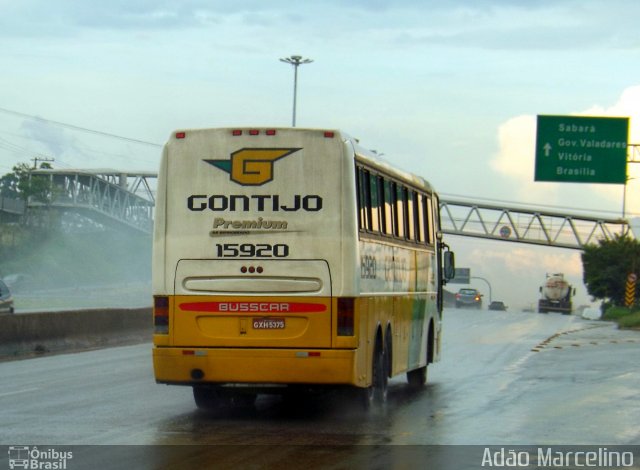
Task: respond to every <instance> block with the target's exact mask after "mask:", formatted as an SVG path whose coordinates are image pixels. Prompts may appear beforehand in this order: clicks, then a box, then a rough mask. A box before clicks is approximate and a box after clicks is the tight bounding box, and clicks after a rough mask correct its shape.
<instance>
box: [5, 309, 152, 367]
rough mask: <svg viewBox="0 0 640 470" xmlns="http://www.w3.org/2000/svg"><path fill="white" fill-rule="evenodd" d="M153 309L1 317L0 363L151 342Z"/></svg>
mask: <svg viewBox="0 0 640 470" xmlns="http://www.w3.org/2000/svg"><path fill="white" fill-rule="evenodd" d="M151 337H152V321H151V308H150V307H144V308H134V309H91V310H73V311H67V312H41V313H23V314H14V315H10V314H6V315H0V360H8V359H15V358H24V357H30V356H36V355H41V354H48V353H61V352H69V351H77V350H83V349H94V348H98V347H108V346H121V345H125V344H136V343H141V342H144V341H151Z"/></svg>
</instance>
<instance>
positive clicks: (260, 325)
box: [253, 318, 284, 330]
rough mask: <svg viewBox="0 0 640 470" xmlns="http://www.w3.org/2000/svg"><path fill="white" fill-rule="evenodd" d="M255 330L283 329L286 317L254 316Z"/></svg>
mask: <svg viewBox="0 0 640 470" xmlns="http://www.w3.org/2000/svg"><path fill="white" fill-rule="evenodd" d="M253 329H254V330H282V329H284V318H254V319H253Z"/></svg>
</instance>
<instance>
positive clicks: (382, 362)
mask: <svg viewBox="0 0 640 470" xmlns="http://www.w3.org/2000/svg"><path fill="white" fill-rule="evenodd" d="M387 364H388V359H387V355H386V354H385V351H384V348H383V347H382V345H380V344H378V345H377V347H376V353H375V355H374V357H373V376H372V377H371V379H372V380H371V381H372V384H373V387H372V388H373V400H374V401H375V402H376V403H377V404H380V405H381V404H383V403H385V402H386V401H387V394H388V384H389V374H388V372H387Z"/></svg>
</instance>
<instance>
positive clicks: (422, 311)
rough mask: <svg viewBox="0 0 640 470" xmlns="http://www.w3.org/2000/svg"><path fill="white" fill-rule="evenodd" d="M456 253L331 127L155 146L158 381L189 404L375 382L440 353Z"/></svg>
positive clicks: (375, 164)
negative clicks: (185, 391) (179, 388)
mask: <svg viewBox="0 0 640 470" xmlns="http://www.w3.org/2000/svg"><path fill="white" fill-rule="evenodd" d="M452 272H453V254H452V253H451V252H450V251H448V249H447V248H446V245H444V243H442V240H441V234H440V232H439V213H438V196H437V195H436V193H435V192H434V190H433V189H432V187H431V186H430V185H429V183H427V182H426V181H425V180H424V179H422V178H420V177H418V176H415V175H412V174H409V173H406V172H403V171H400V170H398V169H395V168H393V167H392V166H390V165H389V164H387V163H383V162H381V161H380V160H379V159H377V158H376V156H375V154H374V153H372V152H370V151H367V150H365V149H364V148H362V147H361V146H360V145H359V144H358V141H357V140H356V139H353V138H351V137H349V136H348V135H346V134H344V133H342V132H340V131H337V130H316V129H300V128H268V129H267V128H234V129H232V128H229V129H198V130H190V129H189V130H179V131H176V132H174V133H173V135H172V136H171V138H170V139H169V141H168V142H167V144H166V145H165V147H164V151H163V156H162V163H161V168H160V172H159V177H158V193H157V204H156V213H155V233H154V242H153V296H154V309H153V310H154V328H155V329H154V336H153V340H154V347H153V364H154V371H155V378H156V381H157V382H158V383H164V384H175V385H187V386H191V387H193V393H194V398H195V401H196V404H197V405H198V406H199V407H210V406H213V405H215V404H216V403H218V402H220V401H229V400H232V401H236V400H237V401H239V402H243V403H246V402H247V401H249V402H251V401H253V400H254V399H255V396H256V394H257V393H262V392H274V391H276V392H286V391H287V390H291V389H294V390H295V389H298V388H315V387H325V386H326V387H340V386H351V387H353V388H354V389H356V390H358V391H359V393H360V394H361V395H362V397H363V398H364V402H365V404H366V405H370V404H371V403H374V402H383V401H384V400H385V399H386V394H387V380H388V378H390V377H393V376H395V375H397V374H401V373H406V374H407V378H408V381H409V383H411V384H413V385H415V386H421V385H422V384H424V383H425V381H426V376H427V366H428V364H429V363H432V362H434V361H437V360H438V359H439V355H440V339H441V335H442V286H443V284H444V283H445V282H446V281H445V279H446V278H449V277H451V276H452Z"/></svg>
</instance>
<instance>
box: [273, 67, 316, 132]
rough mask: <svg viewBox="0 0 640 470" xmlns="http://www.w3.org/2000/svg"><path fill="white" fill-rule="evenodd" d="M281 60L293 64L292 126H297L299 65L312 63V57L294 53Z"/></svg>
mask: <svg viewBox="0 0 640 470" xmlns="http://www.w3.org/2000/svg"><path fill="white" fill-rule="evenodd" d="M280 61H281V62H285V63H287V64H291V65H293V117H292V119H291V127H296V101H297V98H298V67H299V66H300V65H303V64H310V63H311V62H313V60H311V59H303V58H302V56H300V55H292V56H291V57H285V58H283V59H280Z"/></svg>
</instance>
